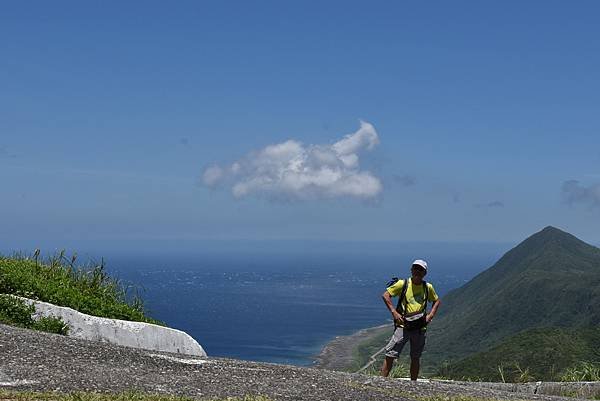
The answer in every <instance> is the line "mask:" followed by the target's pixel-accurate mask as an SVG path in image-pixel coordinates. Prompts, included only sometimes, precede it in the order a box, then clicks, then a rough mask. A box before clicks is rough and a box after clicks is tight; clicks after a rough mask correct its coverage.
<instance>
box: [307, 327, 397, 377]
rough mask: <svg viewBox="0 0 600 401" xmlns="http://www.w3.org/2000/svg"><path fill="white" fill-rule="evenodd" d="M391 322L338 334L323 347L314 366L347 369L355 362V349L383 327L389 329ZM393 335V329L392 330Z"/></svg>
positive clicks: (378, 332)
mask: <svg viewBox="0 0 600 401" xmlns="http://www.w3.org/2000/svg"><path fill="white" fill-rule="evenodd" d="M390 327H391V323H385V324H381V325H379V326H374V327H368V328H365V329H360V330H358V331H356V332H354V333H352V334H349V335H346V336H336V337H335V338H334V339H333V340H331V341H329V342H328V343H327V344H325V346H324V347H323V348H322V349H321V352H320V353H319V355H317V357H316V358H315V360H314V362H313V367H314V368H317V369H328V370H341V371H345V370H346V369H347V368H348V367H349V366H351V365H352V364H353V362H354V350H355V349H356V347H358V345H359V344H360V343H362V342H364V341H366V340H369V339H370V338H372V337H375V336H377V335H378V334H380V333H381V331H382V330H383V329H386V328H387V329H389V328H390ZM390 335H391V331H390Z"/></svg>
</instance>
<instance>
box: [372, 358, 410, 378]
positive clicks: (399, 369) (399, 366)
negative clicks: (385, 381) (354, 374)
mask: <svg viewBox="0 0 600 401" xmlns="http://www.w3.org/2000/svg"><path fill="white" fill-rule="evenodd" d="M364 373H365V374H367V375H372V376H380V375H381V364H373V365H371V366H369V368H368V369H366V370H365V371H364ZM388 377H390V378H392V379H397V378H401V377H410V369H409V365H407V364H404V363H401V362H398V361H396V362H394V365H393V366H392V370H390V374H389V375H388Z"/></svg>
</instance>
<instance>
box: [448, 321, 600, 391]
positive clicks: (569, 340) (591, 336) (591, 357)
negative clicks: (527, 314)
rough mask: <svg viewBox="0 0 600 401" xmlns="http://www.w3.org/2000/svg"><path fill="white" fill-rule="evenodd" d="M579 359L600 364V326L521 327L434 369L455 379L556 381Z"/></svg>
mask: <svg viewBox="0 0 600 401" xmlns="http://www.w3.org/2000/svg"><path fill="white" fill-rule="evenodd" d="M583 361H585V362H590V363H592V364H596V366H600V365H597V364H598V363H600V327H597V328H577V329H575V328H570V329H567V328H537V329H530V330H526V331H522V332H520V333H519V334H515V335H514V336H512V337H509V338H507V339H505V340H503V341H502V342H501V343H500V344H498V345H495V346H493V347H492V348H490V349H488V350H486V351H481V352H478V353H476V354H473V355H471V356H468V357H466V358H463V359H461V360H459V361H456V362H452V363H448V364H444V365H443V366H442V367H441V368H440V369H439V371H438V372H437V373H438V375H441V376H444V377H448V378H451V379H457V380H461V379H478V380H479V379H481V380H485V381H509V382H519V381H533V380H545V381H560V380H561V379H562V377H563V375H565V374H566V373H567V370H568V369H570V368H575V369H577V368H578V366H580V362H583Z"/></svg>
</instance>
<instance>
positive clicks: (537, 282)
mask: <svg viewBox="0 0 600 401" xmlns="http://www.w3.org/2000/svg"><path fill="white" fill-rule="evenodd" d="M582 283H584V284H585V285H581V284H582ZM442 302H443V305H442V308H440V313H439V314H438V316H436V320H435V321H434V323H433V324H432V325H431V327H430V334H428V346H427V348H426V353H425V355H424V360H425V361H426V362H428V363H439V362H440V361H443V360H452V359H456V358H462V357H465V356H467V355H469V354H472V353H475V352H478V351H482V350H484V349H486V348H488V347H490V346H492V345H494V344H495V343H497V342H498V341H500V340H501V339H502V338H506V337H509V336H511V335H514V334H516V333H518V332H520V331H523V330H527V329H530V328H535V327H555V326H556V327H571V326H572V327H588V326H594V325H598V324H599V323H600V308H598V307H594V305H600V249H598V248H597V247H595V246H592V245H589V244H587V243H585V242H583V241H581V240H579V239H578V238H576V237H575V236H573V235H572V234H569V233H566V232H564V231H562V230H560V229H558V228H556V227H552V226H548V227H545V228H544V229H542V230H541V231H539V232H537V233H535V234H533V235H531V236H530V237H528V238H527V239H525V240H524V241H522V242H521V243H520V244H518V245H517V246H515V247H514V248H512V249H511V250H509V251H508V252H506V253H505V254H504V255H503V256H502V257H501V258H500V259H499V260H498V261H497V262H496V263H495V264H494V265H493V266H491V267H490V268H488V269H486V270H485V271H483V272H481V273H480V274H478V275H477V276H475V277H474V278H473V279H472V280H471V281H469V282H468V283H467V284H465V285H464V286H462V287H460V288H458V289H455V290H453V291H451V292H449V293H448V294H447V295H446V296H445V297H444V299H443V300H442Z"/></svg>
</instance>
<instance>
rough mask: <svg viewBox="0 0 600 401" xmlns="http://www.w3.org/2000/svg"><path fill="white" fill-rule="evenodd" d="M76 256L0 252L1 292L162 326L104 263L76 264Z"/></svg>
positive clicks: (89, 312) (87, 312)
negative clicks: (1, 253)
mask: <svg viewBox="0 0 600 401" xmlns="http://www.w3.org/2000/svg"><path fill="white" fill-rule="evenodd" d="M76 259H77V257H76V255H74V256H72V257H70V258H67V257H66V256H65V253H64V251H62V252H60V253H57V254H55V255H51V256H49V257H48V258H46V259H45V260H41V259H40V253H39V250H36V252H34V253H33V254H32V255H23V254H15V255H13V256H11V257H6V256H2V255H0V294H2V293H3V294H11V295H18V296H21V297H25V298H29V299H34V300H38V301H44V302H49V303H52V304H55V305H59V306H65V307H69V308H72V309H75V310H77V311H79V312H82V313H86V314H89V315H93V316H99V317H106V318H111V319H122V320H129V321H138V322H146V323H154V324H160V325H163V323H162V322H160V321H158V320H155V319H152V318H150V317H148V316H146V313H145V311H144V305H143V301H142V300H141V298H140V297H139V296H137V294H135V295H134V296H133V297H129V296H128V295H129V294H128V291H129V289H128V288H127V287H125V286H124V285H123V284H122V283H121V282H120V281H119V280H117V279H115V278H112V277H109V276H108V274H107V273H106V270H105V264H104V261H103V260H102V261H101V262H100V263H92V264H89V265H87V266H76V265H75V262H76Z"/></svg>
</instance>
